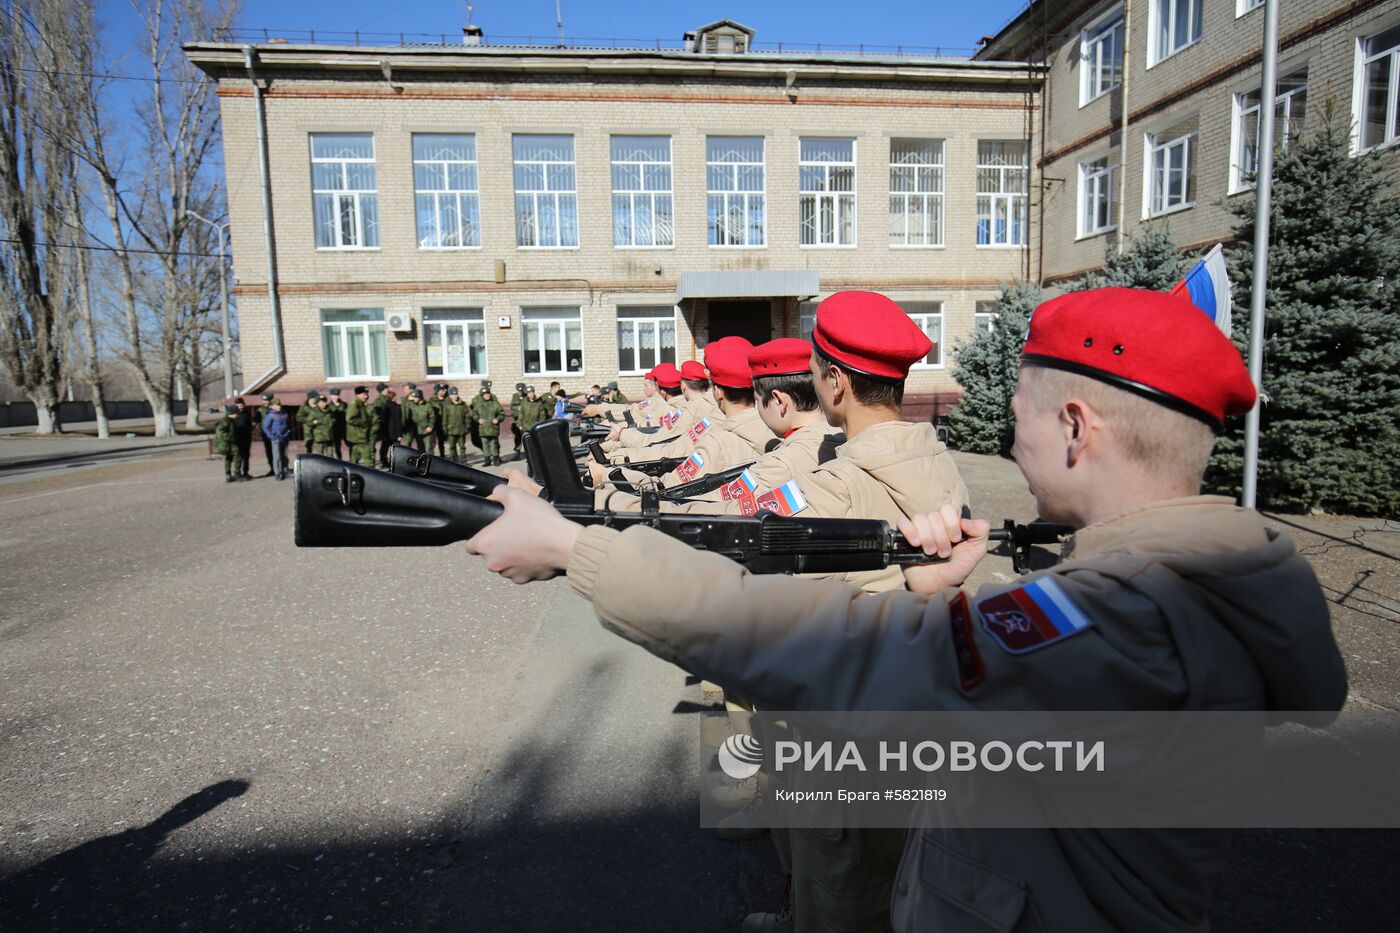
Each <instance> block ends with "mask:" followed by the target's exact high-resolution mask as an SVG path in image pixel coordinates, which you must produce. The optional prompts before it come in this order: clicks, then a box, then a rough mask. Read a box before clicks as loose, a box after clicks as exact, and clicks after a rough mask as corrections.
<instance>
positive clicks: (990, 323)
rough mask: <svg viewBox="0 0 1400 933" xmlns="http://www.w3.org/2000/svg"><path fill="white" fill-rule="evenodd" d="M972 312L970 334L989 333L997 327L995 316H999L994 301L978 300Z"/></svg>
mask: <svg viewBox="0 0 1400 933" xmlns="http://www.w3.org/2000/svg"><path fill="white" fill-rule="evenodd" d="M975 308H976V310H974V311H973V313H972V334H973V336H976V335H977V334H990V333H992V332H993V331H995V330H996V329H997V318H998V317H1000V316H1001V312H1000V311H999V310H998V303H997V302H996V301H979V302H977V304H976V305H975Z"/></svg>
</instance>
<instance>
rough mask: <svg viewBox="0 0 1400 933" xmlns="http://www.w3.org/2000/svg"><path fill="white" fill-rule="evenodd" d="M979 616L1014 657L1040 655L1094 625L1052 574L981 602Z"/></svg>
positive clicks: (990, 633)
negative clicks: (1018, 655) (1039, 652)
mask: <svg viewBox="0 0 1400 933" xmlns="http://www.w3.org/2000/svg"><path fill="white" fill-rule="evenodd" d="M977 614H978V615H979V616H980V617H981V619H982V628H983V629H985V630H986V632H987V634H988V635H990V636H992V638H994V639H995V640H996V643H997V644H998V645H1000V646H1001V647H1002V649H1003V650H1004V651H1007V652H1008V653H1010V654H1025V653H1026V652H1028V651H1036V650H1038V649H1040V648H1044V647H1045V646H1046V645H1052V644H1054V643H1055V642H1057V641H1062V640H1064V639H1066V638H1069V637H1070V636H1071V635H1078V634H1079V633H1080V632H1082V631H1084V630H1085V629H1087V628H1089V627H1091V626H1092V625H1093V624H1094V621H1093V620H1092V619H1090V618H1089V617H1088V616H1086V615H1085V614H1084V613H1082V612H1080V611H1079V607H1078V606H1076V605H1075V604H1074V603H1073V602H1071V601H1070V598H1069V597H1068V596H1066V595H1065V591H1064V589H1063V588H1061V586H1060V584H1059V583H1057V582H1055V578H1054V576H1053V575H1050V574H1047V575H1046V576H1043V577H1040V578H1039V579H1037V580H1032V581H1031V582H1030V583H1027V584H1026V585H1025V586H1018V587H1017V588H1016V589H1014V590H1007V591H1006V592H1005V593H998V594H997V595H996V596H989V597H987V598H986V599H984V600H981V601H980V602H978V603H977Z"/></svg>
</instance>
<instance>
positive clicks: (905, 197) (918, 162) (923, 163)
mask: <svg viewBox="0 0 1400 933" xmlns="http://www.w3.org/2000/svg"><path fill="white" fill-rule="evenodd" d="M890 245H891V246H942V245H943V140H941V139H892V140H890Z"/></svg>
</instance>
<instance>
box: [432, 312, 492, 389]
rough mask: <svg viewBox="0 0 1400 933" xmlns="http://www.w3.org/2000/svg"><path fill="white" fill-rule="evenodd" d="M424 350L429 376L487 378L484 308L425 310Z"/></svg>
mask: <svg viewBox="0 0 1400 933" xmlns="http://www.w3.org/2000/svg"><path fill="white" fill-rule="evenodd" d="M423 349H424V353H425V355H426V360H425V362H426V365H427V369H426V370H425V371H426V372H427V374H428V375H429V376H484V375H486V322H485V320H484V313H483V311H482V309H481V308H430V309H427V308H425V309H424V311H423Z"/></svg>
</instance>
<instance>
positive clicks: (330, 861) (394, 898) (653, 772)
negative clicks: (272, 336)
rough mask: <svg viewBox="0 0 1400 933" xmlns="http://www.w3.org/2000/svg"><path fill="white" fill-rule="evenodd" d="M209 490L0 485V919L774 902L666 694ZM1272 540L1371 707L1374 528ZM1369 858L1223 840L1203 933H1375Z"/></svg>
mask: <svg viewBox="0 0 1400 933" xmlns="http://www.w3.org/2000/svg"><path fill="white" fill-rule="evenodd" d="M83 452H84V453H86V451H83ZM4 455H5V446H4V442H0V458H3V457H4ZM959 457H960V462H961V465H962V467H963V469H964V474H965V476H966V478H967V481H968V485H969V486H970V487H971V489H972V492H973V496H974V502H975V503H976V505H977V511H978V512H979V513H980V514H982V515H984V516H987V517H995V518H998V519H999V518H1001V517H1006V516H1014V517H1016V518H1018V519H1021V520H1026V519H1029V518H1030V517H1032V516H1031V511H1030V510H1031V504H1030V502H1029V499H1028V497H1027V495H1026V493H1025V491H1024V487H1023V486H1022V485H1021V484H1020V482H1019V478H1018V474H1017V473H1016V470H1015V467H1014V465H1012V464H1009V463H1006V462H1003V461H1000V460H995V459H992V458H983V457H971V456H963V455H959ZM260 466H261V458H260V452H255V454H254V468H255V470H256V469H257V468H258V467H260ZM219 473H220V469H219V466H218V465H217V464H216V463H214V462H212V461H209V460H206V459H205V452H204V447H203V446H202V445H200V446H197V447H194V448H190V447H183V448H173V449H168V450H152V451H134V452H130V453H125V454H122V455H121V456H119V457H116V458H98V459H84V458H82V457H78V458H75V459H72V460H66V461H62V462H59V463H56V464H52V465H49V466H44V467H35V466H28V467H26V466H24V465H19V464H10V465H9V466H6V465H4V464H3V463H0V559H3V561H4V563H3V566H4V571H3V573H0V885H3V889H0V901H3V909H0V928H3V929H7V930H9V929H14V930H21V929H26V930H27V929H56V928H58V929H122V930H125V929H141V930H156V929H159V930H165V929H189V930H206V929H235V928H238V929H242V928H259V929H264V928H265V929H277V930H283V929H341V928H364V929H386V928H400V929H454V930H564V929H568V930H575V931H576V930H598V931H604V930H608V931H613V930H644V931H657V930H696V931H702V930H704V931H711V930H733V929H736V928H737V925H738V922H739V920H740V919H741V918H742V917H743V915H744V914H745V913H747V912H748V911H750V910H758V909H765V908H769V909H771V908H772V907H774V906H776V905H777V903H778V900H779V898H780V896H781V893H782V887H783V879H782V877H781V875H780V873H779V870H778V867H777V863H776V859H775V858H774V857H773V854H772V847H771V845H770V844H768V843H767V842H766V841H758V842H751V843H744V844H734V843H725V842H721V841H719V840H717V839H716V838H715V837H714V834H713V833H712V832H703V831H701V830H699V829H698V828H697V822H698V811H697V805H696V803H695V794H696V783H697V781H696V777H697V775H696V767H695V762H696V749H697V743H698V741H699V735H698V731H699V730H698V727H697V720H698V717H697V716H696V715H694V714H695V712H696V711H698V710H700V709H703V708H705V706H706V704H707V703H708V702H709V698H707V697H706V695H704V694H702V693H701V691H700V688H699V686H698V685H697V684H695V683H694V682H693V681H692V680H690V679H688V678H687V677H686V675H685V674H684V673H683V672H681V671H680V670H678V669H676V668H674V667H671V666H669V665H667V664H665V663H663V662H661V661H659V660H656V659H654V658H652V657H651V656H650V655H648V654H646V653H644V652H643V651H641V650H640V649H638V648H635V647H633V646H631V645H629V644H627V643H625V642H623V641H622V640H620V639H618V638H615V637H613V636H611V635H609V634H607V633H606V632H604V631H603V630H602V629H601V628H600V627H599V626H598V625H597V623H596V621H594V620H593V616H592V613H591V611H590V610H589V608H588V607H587V606H586V605H585V604H584V603H583V602H582V601H580V600H578V599H577V598H576V597H574V596H573V595H572V593H571V592H570V591H569V590H568V588H567V586H566V585H565V584H564V583H563V582H561V581H556V582H554V583H551V584H543V585H535V586H530V587H516V586H513V585H511V584H509V583H507V582H505V581H502V580H500V579H498V578H495V577H493V576H491V575H489V574H487V573H485V572H484V570H483V569H482V568H481V567H480V566H479V564H478V563H477V561H476V560H475V559H473V558H470V557H469V556H468V555H466V554H465V552H464V551H463V550H462V549H460V548H446V549H424V550H414V549H402V550H385V551H333V550H323V551H305V550H303V551H299V550H297V549H296V548H294V547H293V545H292V541H291V525H290V503H291V484H290V483H277V482H274V481H272V480H259V481H256V482H253V483H245V484H232V485H225V484H224V483H222V482H221V480H220V477H219V475H218V474H219ZM1286 521H1287V522H1289V523H1293V524H1296V525H1297V526H1299V527H1296V528H1290V531H1291V532H1293V533H1294V534H1295V536H1296V538H1297V540H1298V541H1299V543H1300V546H1302V547H1304V548H1305V553H1308V554H1309V555H1310V556H1311V557H1312V559H1313V560H1314V562H1315V564H1316V566H1317V567H1318V570H1319V573H1320V574H1321V575H1322V577H1323V579H1324V582H1325V583H1326V585H1327V586H1328V592H1329V595H1330V596H1331V597H1332V598H1333V601H1334V620H1335V624H1336V627H1337V631H1338V635H1339V638H1340V640H1341V642H1342V644H1343V648H1344V651H1345V652H1346V654H1347V656H1348V663H1349V668H1350V671H1351V675H1352V684H1353V693H1352V699H1351V702H1352V703H1355V704H1364V705H1372V706H1377V707H1385V708H1390V709H1396V708H1400V675H1397V673H1396V671H1397V665H1396V661H1397V658H1398V657H1400V611H1397V610H1400V604H1398V603H1397V594H1400V582H1397V567H1400V564H1397V554H1400V527H1397V526H1396V525H1394V524H1387V523H1384V522H1380V521H1365V522H1357V521H1346V520H1341V519H1329V518H1309V519H1293V518H1289V519H1286ZM981 572H982V573H984V574H985V575H986V576H987V577H991V576H992V575H994V574H998V573H1009V572H1010V568H1009V562H1008V561H1006V560H1005V559H1004V558H1003V559H993V560H990V561H988V562H986V563H985V564H984V570H983V571H981ZM1396 864H1400V833H1394V832H1377V831H1367V832H1348V833H1340V832H1275V833H1247V834H1243V835H1242V836H1241V838H1240V843H1239V845H1238V847H1237V849H1236V852H1235V854H1234V856H1233V858H1232V861H1231V863H1230V865H1229V866H1228V868H1227V870H1226V872H1225V873H1224V875H1223V876H1222V878H1221V882H1220V885H1219V893H1218V897H1217V904H1216V909H1215V927H1216V929H1218V930H1271V931H1279V930H1351V931H1356V930H1388V929H1393V928H1394V920H1393V916H1392V914H1393V906H1392V903H1391V895H1390V893H1389V892H1390V891H1391V890H1393V870H1394V866H1395V865H1396Z"/></svg>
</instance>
